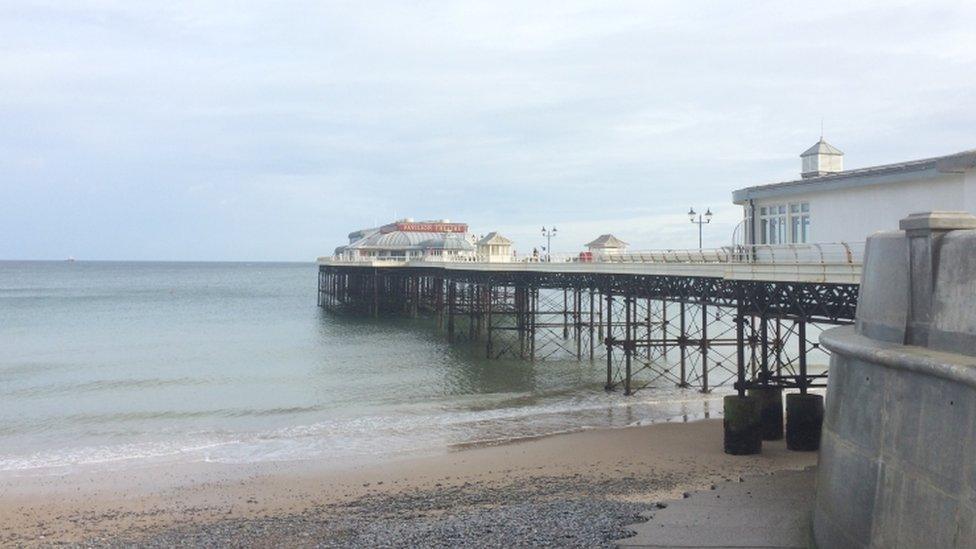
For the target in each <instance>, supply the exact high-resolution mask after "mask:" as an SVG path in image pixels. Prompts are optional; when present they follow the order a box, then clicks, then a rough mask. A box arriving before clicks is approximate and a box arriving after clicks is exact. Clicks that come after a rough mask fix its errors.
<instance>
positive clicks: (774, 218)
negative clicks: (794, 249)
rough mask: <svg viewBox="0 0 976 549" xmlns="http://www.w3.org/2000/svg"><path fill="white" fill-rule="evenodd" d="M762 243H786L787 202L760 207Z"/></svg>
mask: <svg viewBox="0 0 976 549" xmlns="http://www.w3.org/2000/svg"><path fill="white" fill-rule="evenodd" d="M759 219H760V228H761V231H762V232H761V236H762V242H761V243H762V244H785V243H786V242H787V239H786V232H787V225H786V204H777V205H774V206H763V207H761V208H759Z"/></svg>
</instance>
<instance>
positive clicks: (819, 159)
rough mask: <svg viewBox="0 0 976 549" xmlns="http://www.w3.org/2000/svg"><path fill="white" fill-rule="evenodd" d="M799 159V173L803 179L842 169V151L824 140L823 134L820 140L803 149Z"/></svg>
mask: <svg viewBox="0 0 976 549" xmlns="http://www.w3.org/2000/svg"><path fill="white" fill-rule="evenodd" d="M800 160H802V162H803V169H802V171H801V172H800V175H801V176H802V177H803V178H804V179H805V178H807V177H819V176H821V175H828V174H832V173H837V172H841V171H844V153H842V152H841V151H840V150H839V149H838V148H837V147H834V146H833V145H831V144H830V143H827V142H826V141H824V138H823V136H820V141H817V142H816V143H815V144H814V145H813V146H812V147H810V148H809V149H807V150H805V151H803V154H801V155H800Z"/></svg>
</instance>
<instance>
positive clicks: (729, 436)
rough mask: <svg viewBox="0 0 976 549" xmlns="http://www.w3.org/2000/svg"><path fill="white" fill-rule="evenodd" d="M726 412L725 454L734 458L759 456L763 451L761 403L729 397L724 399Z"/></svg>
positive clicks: (750, 399) (746, 398)
mask: <svg viewBox="0 0 976 549" xmlns="http://www.w3.org/2000/svg"><path fill="white" fill-rule="evenodd" d="M722 406H723V408H724V412H725V419H724V420H723V422H722V423H723V426H724V431H725V440H724V447H725V453H726V454H731V455H734V456H744V455H751V454H758V453H759V452H760V451H761V450H762V428H761V422H760V419H759V401H757V400H756V399H755V398H752V397H748V396H745V397H741V396H739V395H729V396H726V397H725V398H723V399H722Z"/></svg>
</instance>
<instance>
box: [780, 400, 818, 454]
mask: <svg viewBox="0 0 976 549" xmlns="http://www.w3.org/2000/svg"><path fill="white" fill-rule="evenodd" d="M823 416H824V403H823V396H821V395H812V394H809V393H808V394H805V395H804V394H800V393H794V394H789V395H786V447H787V448H789V449H790V450H796V451H798V452H813V451H816V450H818V449H819V448H820V430H821V429H822V428H823Z"/></svg>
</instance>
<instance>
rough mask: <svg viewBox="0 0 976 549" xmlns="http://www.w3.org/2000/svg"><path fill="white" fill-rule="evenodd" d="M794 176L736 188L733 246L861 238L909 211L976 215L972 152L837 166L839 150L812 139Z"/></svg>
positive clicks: (840, 159) (840, 160)
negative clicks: (738, 215)
mask: <svg viewBox="0 0 976 549" xmlns="http://www.w3.org/2000/svg"><path fill="white" fill-rule="evenodd" d="M800 158H801V160H802V171H801V174H800V178H799V179H796V180H793V181H784V182H781V183H773V184H770V185H760V186H756V187H747V188H745V189H739V190H737V191H735V192H733V193H732V200H733V202H735V203H736V204H738V205H741V206H742V207H743V209H744V221H743V222H742V225H740V227H739V228H738V229H737V230H736V235H735V241H736V243H738V244H801V243H814V242H821V243H822V242H848V243H850V242H863V241H864V240H865V239H866V238H867V237H868V235H870V234H872V233H874V232H877V231H880V230H888V229H891V228H892V227H897V226H898V221H899V220H900V219H903V218H905V217H907V216H908V214H910V213H914V212H922V211H931V210H949V211H958V210H964V211H967V212H970V213H976V150H969V151H964V152H960V153H956V154H949V155H946V156H939V157H935V158H926V159H922V160H910V161H907V162H896V163H894V164H885V165H882V166H871V167H867V168H857V169H853V170H845V169H844V153H842V152H841V151H840V150H838V149H837V148H835V147H833V146H832V145H830V144H829V143H827V142H826V141H824V140H823V138H821V139H820V141H818V142H817V143H816V144H814V145H813V146H812V147H810V148H809V149H807V150H806V151H805V152H804V153H803V154H802V155H800Z"/></svg>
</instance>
